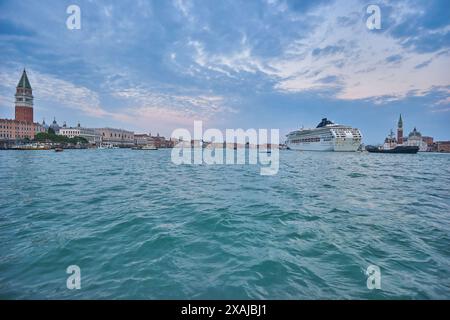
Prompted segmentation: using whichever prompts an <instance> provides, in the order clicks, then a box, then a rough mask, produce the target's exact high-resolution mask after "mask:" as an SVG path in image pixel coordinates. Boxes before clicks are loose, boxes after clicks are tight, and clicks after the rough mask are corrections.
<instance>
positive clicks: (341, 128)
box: [286, 118, 362, 151]
mask: <svg viewBox="0 0 450 320" xmlns="http://www.w3.org/2000/svg"><path fill="white" fill-rule="evenodd" d="M286 137H287V139H286V145H287V147H288V148H289V149H292V150H301V151H357V150H358V148H359V147H360V146H361V139H362V136H361V132H360V131H359V129H356V128H352V127H350V126H345V125H340V124H335V123H333V122H331V121H330V120H328V119H327V118H323V119H322V121H321V122H320V123H319V124H318V125H317V127H316V128H314V129H303V128H302V129H300V130H296V131H293V132H291V133H289V134H288V135H287V136H286Z"/></svg>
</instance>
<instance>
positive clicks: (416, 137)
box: [405, 127, 428, 152]
mask: <svg viewBox="0 0 450 320" xmlns="http://www.w3.org/2000/svg"><path fill="white" fill-rule="evenodd" d="M405 145H406V146H417V147H419V151H420V152H425V151H428V145H427V143H426V142H424V141H423V139H422V134H421V133H420V132H419V131H417V129H416V128H415V127H414V129H413V131H411V132H410V133H409V135H408V139H407V140H406V142H405Z"/></svg>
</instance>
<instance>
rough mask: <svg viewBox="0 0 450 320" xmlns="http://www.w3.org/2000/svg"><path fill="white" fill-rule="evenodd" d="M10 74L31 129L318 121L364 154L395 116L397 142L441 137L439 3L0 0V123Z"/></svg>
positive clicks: (447, 4)
mask: <svg viewBox="0 0 450 320" xmlns="http://www.w3.org/2000/svg"><path fill="white" fill-rule="evenodd" d="M73 4H74V5H78V6H79V8H80V10H81V29H79V30H78V29H74V30H71V29H68V28H67V26H66V20H67V19H68V17H69V16H70V14H68V13H67V12H66V10H67V7H68V6H70V5H73ZM370 4H375V5H378V6H379V8H380V16H381V29H379V30H377V29H374V30H370V29H369V28H367V26H366V20H367V19H368V18H369V17H370V15H371V14H370V13H367V11H366V9H367V7H368V6H369V5H370ZM23 68H26V70H27V73H28V76H29V79H30V82H31V86H32V87H33V94H34V97H35V101H34V103H35V104H34V107H35V109H34V116H35V120H36V121H39V122H41V121H42V119H44V118H45V120H46V122H47V123H49V122H51V121H52V120H53V118H54V117H56V120H57V121H58V123H59V124H62V123H63V122H64V121H66V122H67V124H68V125H69V126H75V125H76V124H77V123H78V122H80V123H81V125H82V126H86V127H106V126H108V127H115V128H123V129H129V130H134V131H135V132H136V133H144V132H145V133H149V132H150V133H151V134H156V133H160V134H161V135H165V136H170V134H171V132H172V131H173V130H174V129H176V128H187V129H190V130H191V128H192V127H193V122H194V120H202V121H203V123H204V124H203V126H204V128H205V129H206V128H218V129H220V130H225V129H226V128H243V129H249V128H255V129H258V128H266V129H272V128H273V129H279V130H280V134H281V135H285V134H287V133H288V132H290V131H292V130H294V129H298V128H299V127H302V126H303V127H315V126H316V125H317V124H318V123H319V122H320V120H321V119H322V118H324V117H327V118H329V119H331V120H333V121H334V122H336V123H340V124H346V125H351V126H354V127H357V128H359V129H360V130H361V132H362V134H363V137H364V138H363V142H364V143H366V144H370V143H379V142H382V141H383V139H384V138H385V136H386V135H387V134H388V133H389V131H390V129H394V130H395V129H396V125H397V120H398V117H399V114H402V117H403V123H404V130H405V134H408V133H409V132H410V131H412V129H413V128H414V127H417V129H418V130H419V131H420V132H421V133H422V135H427V136H433V137H434V138H435V140H450V125H449V124H450V1H448V0H428V1H418V0H397V1H376V0H373V1H371V2H366V1H360V0H345V1H325V0H314V1H301V0H260V1H256V0H228V1H227V0H221V1H211V0H198V1H197V0H173V1H172V0H165V1H159V0H156V1H143V0H137V1H124V0H117V1H61V0H58V1H56V0H55V1H27V0H22V1H12V0H11V1H5V0H0V118H13V117H14V93H15V87H16V85H17V82H18V81H19V79H20V76H21V72H22V70H23Z"/></svg>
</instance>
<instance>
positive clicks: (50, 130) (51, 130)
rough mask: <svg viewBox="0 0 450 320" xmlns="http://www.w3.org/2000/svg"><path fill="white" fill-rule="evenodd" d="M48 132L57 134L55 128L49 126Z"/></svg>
mask: <svg viewBox="0 0 450 320" xmlns="http://www.w3.org/2000/svg"><path fill="white" fill-rule="evenodd" d="M47 132H48V134H55V130H53V128H48V130H47Z"/></svg>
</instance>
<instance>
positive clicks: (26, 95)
mask: <svg viewBox="0 0 450 320" xmlns="http://www.w3.org/2000/svg"><path fill="white" fill-rule="evenodd" d="M15 97H16V102H15V105H16V121H25V122H30V123H33V90H32V89H31V85H30V81H28V76H27V72H26V71H25V69H23V73H22V77H21V78H20V81H19V83H18V84H17V87H16V95H15Z"/></svg>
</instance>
